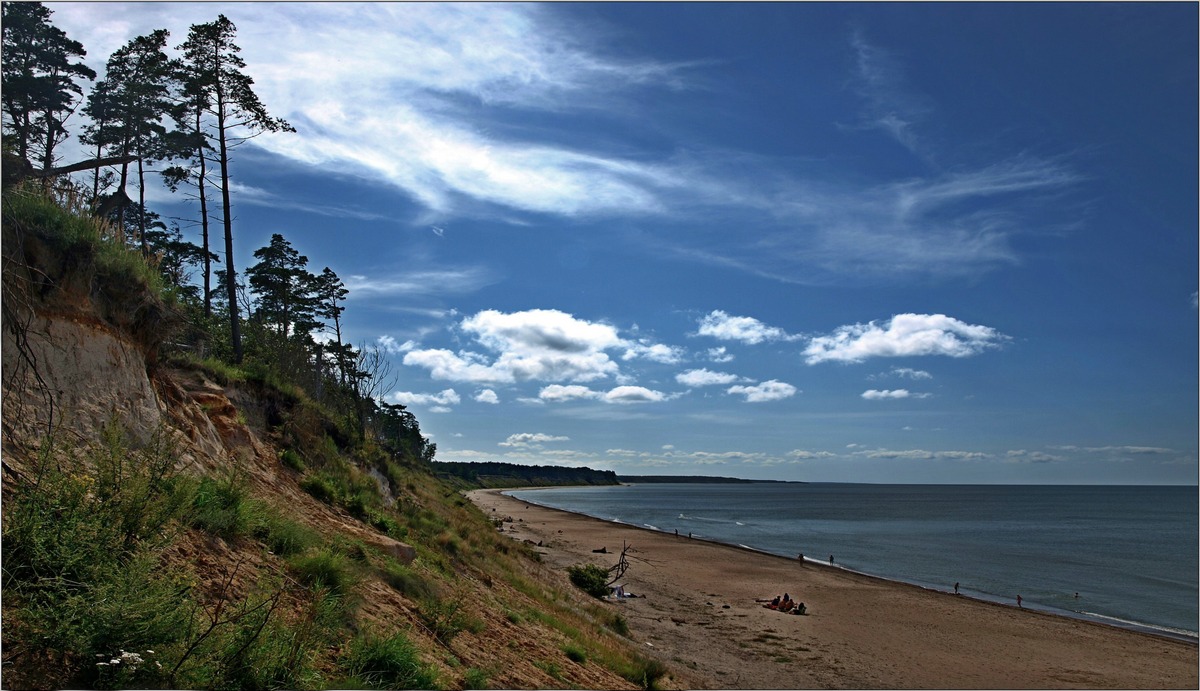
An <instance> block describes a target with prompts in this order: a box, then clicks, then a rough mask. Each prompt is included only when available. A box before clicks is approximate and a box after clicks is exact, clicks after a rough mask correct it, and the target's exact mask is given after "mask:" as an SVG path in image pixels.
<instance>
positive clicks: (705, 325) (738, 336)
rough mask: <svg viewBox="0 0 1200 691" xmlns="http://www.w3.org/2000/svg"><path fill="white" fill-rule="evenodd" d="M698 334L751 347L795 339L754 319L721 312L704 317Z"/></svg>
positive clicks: (717, 311)
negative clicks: (767, 342) (768, 342)
mask: <svg viewBox="0 0 1200 691" xmlns="http://www.w3.org/2000/svg"><path fill="white" fill-rule="evenodd" d="M696 334H697V335H698V336H711V337H713V338H717V339H720V340H723V341H741V342H742V343H748V344H750V345H756V344H759V343H762V342H764V341H780V340H791V339H793V338H794V337H793V336H789V335H788V333H787V332H786V331H784V330H783V329H780V328H778V327H774V326H767V325H766V324H764V323H762V322H760V321H759V320H757V319H755V318H754V317H734V316H731V315H729V314H727V313H725V312H723V311H721V310H713V311H712V312H709V313H708V314H707V315H705V316H704V317H702V318H701V319H700V328H699V329H698V330H697V331H696Z"/></svg>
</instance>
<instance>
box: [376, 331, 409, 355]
mask: <svg viewBox="0 0 1200 691" xmlns="http://www.w3.org/2000/svg"><path fill="white" fill-rule="evenodd" d="M375 342H376V343H378V344H379V347H380V348H382V349H383V352H385V353H391V354H393V355H396V354H398V353H407V352H408V351H410V350H412V349H413V348H416V347H417V344H416V342H414V341H411V340H409V341H405V342H404V343H397V342H396V339H395V338H393V337H391V336H389V335H387V334H384V335H382V336H380V337H379V338H377V339H375Z"/></svg>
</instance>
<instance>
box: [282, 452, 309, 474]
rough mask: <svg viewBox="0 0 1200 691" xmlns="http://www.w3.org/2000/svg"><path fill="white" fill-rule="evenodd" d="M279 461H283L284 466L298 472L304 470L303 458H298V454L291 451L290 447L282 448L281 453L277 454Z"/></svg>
mask: <svg viewBox="0 0 1200 691" xmlns="http://www.w3.org/2000/svg"><path fill="white" fill-rule="evenodd" d="M279 461H280V462H281V463H283V465H284V466H286V467H288V468H291V469H292V470H295V471H296V472H298V473H303V472H304V459H302V458H300V454H298V453H296V452H295V451H292V450H291V449H284V450H283V453H281V454H280V455H279Z"/></svg>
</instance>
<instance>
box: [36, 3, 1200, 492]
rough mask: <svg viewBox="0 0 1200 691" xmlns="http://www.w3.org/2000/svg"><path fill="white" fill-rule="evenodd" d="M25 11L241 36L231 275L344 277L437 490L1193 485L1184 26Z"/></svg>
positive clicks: (983, 19)
mask: <svg viewBox="0 0 1200 691" xmlns="http://www.w3.org/2000/svg"><path fill="white" fill-rule="evenodd" d="M46 4H47V6H48V7H50V8H51V9H52V10H53V12H54V14H53V15H52V22H53V23H54V24H55V25H56V26H58V27H59V28H61V29H63V30H64V31H66V33H67V34H68V36H70V37H71V38H74V39H76V40H78V41H80V42H82V43H83V45H84V46H85V48H86V49H87V51H88V57H87V61H88V63H89V64H91V65H92V66H93V67H94V68H95V69H97V71H99V72H101V73H103V66H104V62H105V60H106V59H107V57H108V55H110V54H111V53H112V52H113V51H114V50H116V49H117V48H118V47H120V46H121V45H122V44H124V43H125V42H126V41H128V40H129V39H131V38H133V37H134V36H137V35H139V34H145V33H148V32H150V31H152V30H154V29H159V28H166V29H168V30H169V31H170V32H171V39H170V45H171V46H172V47H174V46H177V45H179V44H180V43H182V42H183V41H184V40H185V39H186V36H187V31H188V27H189V26H190V25H192V24H196V23H203V22H210V21H213V20H215V19H216V18H217V15H218V14H220V13H223V14H225V15H226V16H227V17H228V18H229V19H230V20H232V21H233V22H234V24H235V25H236V26H237V29H238V38H237V43H238V44H239V45H240V46H241V47H242V53H241V55H242V57H243V59H244V60H245V61H246V63H247V67H246V72H247V73H248V74H250V75H251V76H252V77H253V78H254V80H255V89H256V92H257V93H258V95H259V96H260V97H261V98H262V101H263V102H264V104H265V105H266V107H267V109H268V111H269V112H270V113H271V114H272V115H274V116H277V117H282V118H284V119H286V120H287V121H288V122H290V123H291V124H292V125H293V126H295V128H296V132H295V133H280V134H264V135H262V136H259V137H256V138H254V139H252V140H250V141H249V142H248V143H247V144H246V145H245V146H242V147H240V148H239V149H237V150H236V152H235V160H234V162H233V164H232V175H233V178H234V182H233V201H232V208H233V211H234V215H235V218H236V220H235V226H234V242H235V257H234V259H235V262H236V264H237V265H238V266H239V267H243V268H244V267H246V266H248V265H249V264H251V263H253V261H254V260H253V258H252V253H253V251H254V250H255V249H257V248H259V247H262V246H264V245H266V244H267V243H268V242H269V240H270V236H271V234H272V233H281V234H283V235H284V236H285V237H286V238H287V239H288V240H289V241H290V242H291V243H292V245H293V246H294V247H295V248H296V249H297V250H298V251H300V252H301V253H303V254H305V255H306V256H308V257H309V260H310V269H311V270H313V271H314V272H315V273H319V272H320V270H321V268H322V267H324V266H329V267H330V268H332V269H333V270H334V271H335V272H337V274H338V275H339V276H340V277H341V278H342V279H343V281H344V282H345V283H346V285H347V287H348V288H349V289H350V295H349V298H348V301H347V304H346V307H347V309H346V312H345V315H344V320H345V324H344V329H345V332H346V335H347V337H348V339H349V340H351V341H352V342H354V343H356V344H359V345H361V346H363V347H368V348H369V347H379V348H381V349H383V351H385V352H386V353H387V355H388V358H389V362H390V363H391V365H392V371H393V375H394V379H395V384H394V386H393V387H392V388H391V390H390V391H388V392H387V395H386V400H387V401H388V402H391V403H402V404H404V405H406V406H407V407H408V408H409V409H410V410H411V411H413V412H414V413H415V414H416V415H417V418H418V420H419V421H420V424H421V428H422V430H423V431H424V432H425V433H426V434H427V435H428V436H429V437H430V439H431V440H432V441H433V442H435V443H436V444H437V449H438V451H437V456H438V458H439V459H440V460H443V461H503V462H511V463H522V464H536V465H567V466H588V467H592V468H597V469H604V470H614V471H616V472H617V473H618V474H622V475H639V474H641V475H645V474H659V475H692V474H694V475H718V476H728V477H741V478H752V479H782V480H799V481H813V482H872V483H1005V484H1014V483H1029V484H1064V483H1065V484H1075V483H1087V484H1092V483H1094V484H1196V482H1197V468H1198V463H1197V418H1198V410H1197V398H1198V396H1197V388H1198V372H1197V359H1198V357H1197V353H1198V344H1197V333H1198V324H1197V292H1196V291H1197V283H1198V278H1197V265H1198V262H1197V258H1198V254H1200V250H1198V247H1197V238H1198V232H1197V218H1198V209H1197V189H1198V188H1200V180H1198V176H1197V168H1198V166H1197V151H1198V146H1200V144H1198V141H1197V130H1198V115H1197V102H1198V94H1197V83H1198V74H1197V55H1198V50H1197V32H1196V26H1197V12H1198V9H1197V5H1196V4H1195V3H1153V4H1144V3H1005V4H990V3H962V4H959V3H920V4H915V3H914V4H910V3H882V4H875V3H872V4H860V3H812V4H809V3H753V4H743V3H686V2H684V3H611V4H610V3H600V4H593V3H547V4H540V3H535V4H517V3H498V4H488V3H466V4H435V3H419V4H418V3H414V4H406V3H361V4H359V3H289V2H275V3H234V4H223V3H122V2H102V3H58V2H51V3H46ZM66 150H67V149H64V151H66ZM147 195H148V205H149V206H150V208H151V209H152V210H156V211H158V212H159V213H161V214H162V215H163V216H166V217H178V218H184V219H191V218H195V216H196V215H197V213H198V212H197V209H196V206H195V204H194V203H192V202H190V201H188V200H186V199H184V198H182V197H181V196H173V195H171V194H170V193H169V192H167V191H166V190H165V189H163V188H162V187H161V186H160V185H157V184H155V185H154V186H153V187H151V186H150V185H148V189H147ZM187 229H188V232H189V233H190V232H192V230H191V227H190V226H187ZM197 280H198V278H197Z"/></svg>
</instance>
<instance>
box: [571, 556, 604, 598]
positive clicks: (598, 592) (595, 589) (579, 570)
mask: <svg viewBox="0 0 1200 691" xmlns="http://www.w3.org/2000/svg"><path fill="white" fill-rule="evenodd" d="M567 575H568V576H570V578H571V582H572V583H574V584H575V586H576V587H577V588H579V589H580V590H582V591H583V592H585V593H587V594H588V595H591V596H592V597H596V598H602V597H604V596H606V595H608V592H609V590H608V571H607V570H606V569H604V568H603V567H600V566H596V565H595V564H576V565H574V566H569V567H567Z"/></svg>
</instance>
